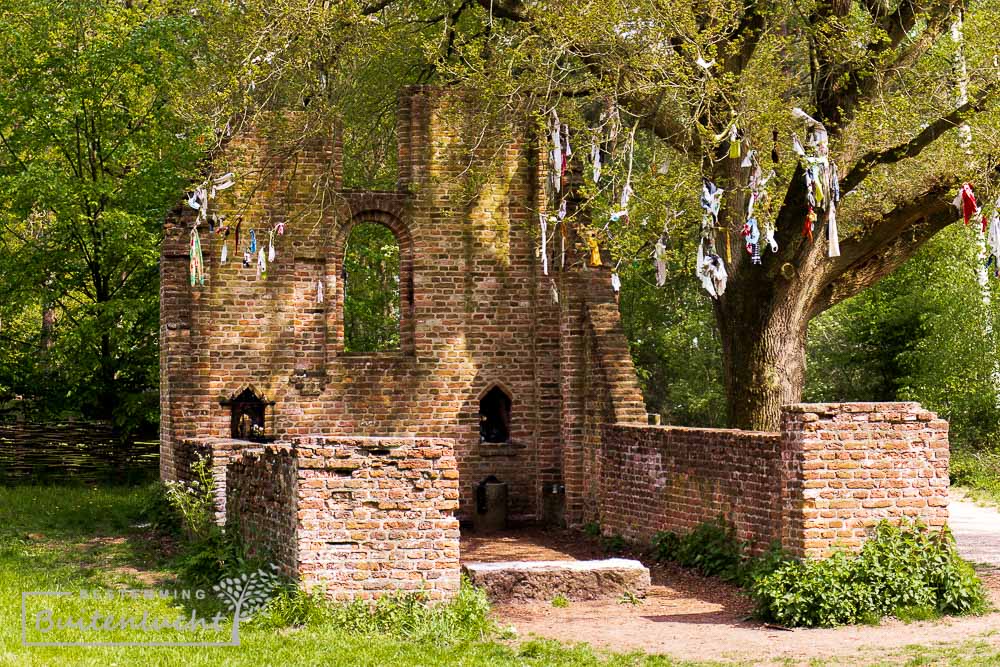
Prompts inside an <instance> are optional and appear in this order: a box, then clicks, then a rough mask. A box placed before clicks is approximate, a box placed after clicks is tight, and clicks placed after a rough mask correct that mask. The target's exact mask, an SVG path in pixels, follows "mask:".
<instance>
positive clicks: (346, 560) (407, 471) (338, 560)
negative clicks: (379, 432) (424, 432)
mask: <svg viewBox="0 0 1000 667" xmlns="http://www.w3.org/2000/svg"><path fill="white" fill-rule="evenodd" d="M228 488H229V496H230V503H229V508H228V509H229V512H228V519H229V524H230V526H231V529H235V530H239V531H240V533H241V535H242V536H243V538H244V540H245V541H246V542H247V543H248V544H250V545H252V546H253V548H254V549H255V550H257V551H258V553H260V554H261V555H266V556H268V557H273V558H274V559H275V562H276V564H277V565H279V566H281V567H282V568H284V569H285V571H286V573H288V574H290V575H291V576H293V577H295V578H297V579H299V580H300V581H301V582H302V583H303V584H304V585H305V586H306V587H307V588H311V587H313V586H316V585H319V586H322V587H324V589H325V590H326V592H327V595H328V596H330V597H332V598H335V599H372V598H375V597H378V596H379V595H381V594H382V593H385V592H388V591H418V590H422V591H424V592H425V593H426V594H427V595H428V597H429V598H430V599H443V598H446V597H449V596H451V595H452V594H454V593H455V592H456V591H457V590H458V587H459V580H460V571H459V560H458V549H459V529H458V519H457V518H456V517H455V512H456V510H457V509H458V495H459V490H458V466H457V462H456V460H455V456H454V442H453V441H452V440H445V439H439V438H392V437H384V438H378V437H370V438H369V437H322V438H309V439H306V440H303V441H302V442H299V443H296V444H295V445H294V446H292V445H268V446H266V447H264V448H261V449H251V450H248V451H245V452H243V454H242V456H241V457H240V458H239V459H238V460H237V461H234V462H233V464H232V465H230V467H229V474H228Z"/></svg>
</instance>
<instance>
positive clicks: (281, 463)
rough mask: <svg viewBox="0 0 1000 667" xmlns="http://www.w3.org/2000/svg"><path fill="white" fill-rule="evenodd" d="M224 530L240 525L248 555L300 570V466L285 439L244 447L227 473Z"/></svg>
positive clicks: (290, 572)
mask: <svg viewBox="0 0 1000 667" xmlns="http://www.w3.org/2000/svg"><path fill="white" fill-rule="evenodd" d="M227 485H228V488H229V493H228V495H229V502H228V504H227V506H226V512H227V517H228V519H229V521H228V524H229V525H228V527H227V529H228V530H238V531H239V533H240V537H241V538H242V539H243V542H244V544H245V545H246V546H247V550H248V552H249V555H250V556H257V557H261V558H263V559H265V560H268V561H270V562H271V563H273V564H274V565H277V566H278V567H279V568H280V569H281V571H282V573H283V574H285V575H286V576H288V577H292V578H297V577H298V574H299V567H298V564H299V545H298V539H297V532H298V511H299V470H298V465H297V460H296V455H295V450H294V449H293V448H292V447H289V446H286V445H266V446H264V447H261V448H257V449H244V450H243V451H242V452H241V455H240V456H238V457H236V459H235V460H234V461H233V462H232V463H231V465H230V466H229V469H228V473H227Z"/></svg>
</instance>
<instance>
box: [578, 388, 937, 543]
mask: <svg viewBox="0 0 1000 667" xmlns="http://www.w3.org/2000/svg"><path fill="white" fill-rule="evenodd" d="M600 462H601V465H600V471H601V475H600V484H599V494H598V495H599V497H598V502H597V505H598V516H597V517H596V519H597V520H598V521H599V523H600V524H601V527H602V530H603V531H604V532H605V533H606V534H620V535H622V536H623V537H625V538H627V539H629V540H632V541H635V542H639V543H646V542H648V541H649V540H650V539H651V538H652V536H653V535H654V534H655V533H656V532H658V531H661V530H672V531H677V532H686V531H688V530H690V529H691V528H693V527H694V526H696V525H697V524H699V523H700V522H702V521H705V520H708V519H711V518H714V517H716V516H718V515H719V514H723V515H725V516H726V517H727V518H728V519H729V520H730V521H732V522H733V523H734V524H735V525H736V529H737V532H738V536H739V537H740V539H744V540H747V541H749V542H750V543H751V545H752V547H753V548H754V549H755V550H760V549H763V548H765V547H766V546H767V545H768V544H769V543H770V542H772V541H774V540H780V541H781V543H782V545H783V546H784V547H785V549H787V550H789V551H790V552H792V553H794V554H796V555H800V556H807V557H822V556H825V555H828V554H829V553H830V552H831V551H832V550H833V549H835V548H838V547H845V548H857V547H858V546H860V544H861V542H862V541H863V540H864V537H865V535H866V534H867V531H868V530H869V529H870V528H871V527H872V526H874V525H875V524H876V523H878V522H879V521H880V520H882V519H890V520H899V519H903V518H909V519H916V520H919V521H921V522H923V523H925V524H927V525H929V526H941V525H944V524H945V523H946V522H947V520H948V424H947V422H946V421H944V420H942V419H938V418H937V416H936V415H935V414H934V413H932V412H929V411H927V410H924V409H923V408H922V407H921V406H920V405H919V404H918V403H837V404H800V405H791V406H786V407H785V408H783V411H782V431H781V433H751V432H745V431H734V430H720V429H691V428H679V427H672V426H630V425H605V426H604V427H603V430H602V442H601V446H600Z"/></svg>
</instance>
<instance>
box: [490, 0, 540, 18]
mask: <svg viewBox="0 0 1000 667" xmlns="http://www.w3.org/2000/svg"><path fill="white" fill-rule="evenodd" d="M478 2H479V6H480V7H482V8H483V9H485V10H486V11H487V12H489V13H490V15H491V16H496V17H499V18H502V19H507V20H508V21H517V22H523V21H527V20H528V16H527V14H525V12H524V3H523V2H522V1H521V0H478Z"/></svg>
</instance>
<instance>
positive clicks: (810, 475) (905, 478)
mask: <svg viewBox="0 0 1000 667" xmlns="http://www.w3.org/2000/svg"><path fill="white" fill-rule="evenodd" d="M781 439H782V442H781V447H782V465H783V469H784V473H783V480H782V506H783V518H782V542H783V544H784V546H785V548H786V549H788V550H789V551H791V552H792V553H794V554H796V555H799V556H806V557H823V556H826V555H829V553H830V552H831V551H832V550H833V549H834V548H837V547H845V548H849V549H856V548H858V547H859V546H860V545H861V543H862V542H863V541H864V539H865V537H866V535H867V534H868V531H869V530H870V529H871V528H872V527H873V526H874V525H875V524H877V523H878V522H879V521H881V520H882V519H889V520H897V521H898V520H902V519H913V520H918V521H920V522H922V523H924V524H926V525H928V526H931V527H939V526H943V525H944V524H945V523H947V521H948V454H949V452H948V422H946V421H945V420H943V419H938V418H937V415H935V414H934V413H933V412H929V411H927V410H924V409H923V408H922V407H921V406H920V404H919V403H833V404H798V405H790V406H785V407H784V408H782V425H781Z"/></svg>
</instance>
